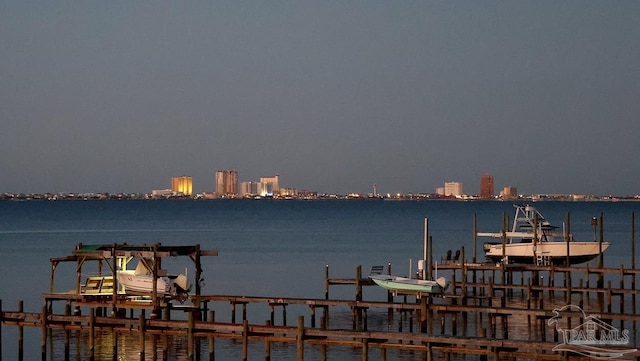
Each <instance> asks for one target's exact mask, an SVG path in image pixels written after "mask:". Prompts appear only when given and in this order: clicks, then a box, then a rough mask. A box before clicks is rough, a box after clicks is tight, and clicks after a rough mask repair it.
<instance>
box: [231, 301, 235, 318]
mask: <svg viewBox="0 0 640 361" xmlns="http://www.w3.org/2000/svg"><path fill="white" fill-rule="evenodd" d="M231 323H236V303H235V302H234V301H231Z"/></svg>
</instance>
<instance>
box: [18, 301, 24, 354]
mask: <svg viewBox="0 0 640 361" xmlns="http://www.w3.org/2000/svg"><path fill="white" fill-rule="evenodd" d="M18 312H19V313H22V312H24V302H23V301H22V300H20V301H18ZM18 360H19V361H22V360H24V327H23V326H18Z"/></svg>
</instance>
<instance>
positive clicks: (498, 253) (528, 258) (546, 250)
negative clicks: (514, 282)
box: [485, 242, 609, 265]
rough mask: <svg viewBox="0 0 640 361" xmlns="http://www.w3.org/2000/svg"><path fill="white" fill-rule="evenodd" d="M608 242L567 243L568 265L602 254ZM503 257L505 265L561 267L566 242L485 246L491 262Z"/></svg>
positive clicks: (564, 256)
mask: <svg viewBox="0 0 640 361" xmlns="http://www.w3.org/2000/svg"><path fill="white" fill-rule="evenodd" d="M608 247H609V243H608V242H603V243H602V250H600V244H599V243H598V242H569V253H568V255H569V264H580V263H584V262H588V261H590V260H592V259H594V258H596V257H598V255H599V254H600V252H601V251H602V252H604V251H605V250H606V249H607V248H608ZM503 255H504V257H505V258H506V260H507V263H521V264H540V263H543V264H549V263H552V264H554V265H563V264H566V262H567V243H566V242H540V243H537V244H536V245H535V247H534V244H533V243H508V244H505V245H504V251H503V245H502V244H485V256H486V257H487V259H488V260H489V261H491V262H501V261H502V259H503Z"/></svg>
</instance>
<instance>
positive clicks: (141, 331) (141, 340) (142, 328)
mask: <svg viewBox="0 0 640 361" xmlns="http://www.w3.org/2000/svg"><path fill="white" fill-rule="evenodd" d="M138 320H139V321H138V333H139V335H138V341H139V346H140V361H144V353H145V349H144V333H145V321H144V313H141V314H140V317H139V318H138Z"/></svg>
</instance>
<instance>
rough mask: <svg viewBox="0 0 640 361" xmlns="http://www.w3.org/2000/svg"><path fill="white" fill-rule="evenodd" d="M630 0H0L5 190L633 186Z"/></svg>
mask: <svg viewBox="0 0 640 361" xmlns="http://www.w3.org/2000/svg"><path fill="white" fill-rule="evenodd" d="M639 15H640V2H638V1H624V0H623V1H582V0H581V1H555V0H554V1H544V0H542V1H538V0H536V1H475V0H474V1H428V0H420V1H411V0H407V1H388V0H385V1H378V0H367V1H360V0H349V1H342V0H337V1H332V0H327V1H306V0H303V1H300V0H295V1H279V0H274V1H250V0H247V1H237V0H229V1H216V0H207V1H162V0H158V1H156V0H154V1H144V0H141V1H119V0H112V1H80V2H78V1H65V0H60V1H28V0H25V1H12V0H0V132H1V134H2V140H1V141H0V169H1V170H0V192H12V193H20V192H23V193H44V192H53V193H56V192H112V193H116V192H150V191H151V190H153V189H165V188H169V187H170V178H171V177H176V176H181V175H189V176H192V177H193V183H194V185H193V187H194V191H195V192H213V191H215V176H214V174H215V171H216V170H223V169H233V170H237V171H238V178H239V181H257V180H258V179H259V177H261V176H272V175H275V174H279V175H280V185H281V186H283V187H290V188H297V189H299V190H303V189H305V190H311V191H317V192H320V193H338V194H346V193H349V192H372V187H373V184H376V185H377V188H378V192H380V193H410V192H433V191H435V189H436V188H437V187H442V186H443V185H444V183H445V182H450V181H457V182H462V183H463V185H464V192H465V193H467V194H477V193H478V192H479V190H480V177H481V176H482V175H483V174H485V173H488V174H491V175H493V176H494V179H495V187H496V192H498V191H499V190H501V189H502V188H503V187H505V186H515V187H517V188H518V191H519V192H520V193H524V194H539V193H565V194H596V195H609V194H614V195H636V194H640V161H639V156H640V141H639V139H638V138H639V137H640V21H638V17H639Z"/></svg>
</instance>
